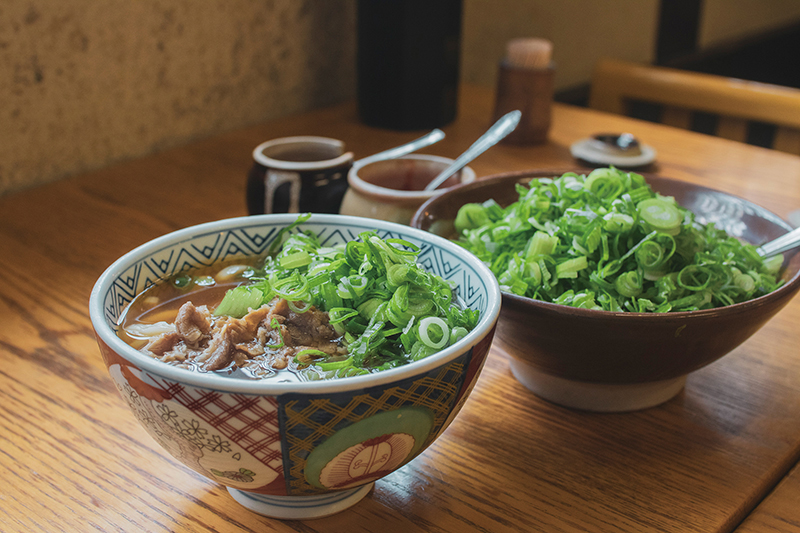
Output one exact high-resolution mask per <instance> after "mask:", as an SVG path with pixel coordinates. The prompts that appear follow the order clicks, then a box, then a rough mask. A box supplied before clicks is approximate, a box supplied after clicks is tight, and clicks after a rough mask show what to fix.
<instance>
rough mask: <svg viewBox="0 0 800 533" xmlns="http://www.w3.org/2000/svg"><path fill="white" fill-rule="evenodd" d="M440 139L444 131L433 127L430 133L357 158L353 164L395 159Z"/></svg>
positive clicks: (442, 137)
mask: <svg viewBox="0 0 800 533" xmlns="http://www.w3.org/2000/svg"><path fill="white" fill-rule="evenodd" d="M442 139H444V132H443V131H442V130H440V129H435V130H433V131H431V132H430V133H426V134H425V135H423V136H422V137H420V138H419V139H414V140H413V141H411V142H409V143H406V144H401V145H400V146H395V147H394V148H389V149H388V150H384V151H383V152H378V153H377V154H373V155H370V156H367V157H365V158H363V159H359V160H358V161H356V162H355V165H357V166H359V167H361V166H364V165H366V164H368V163H374V162H375V161H383V160H384V159H396V158H398V157H402V156H404V155H408V154H410V153H413V152H416V151H417V150H419V149H421V148H425V147H426V146H430V145H432V144H434V143H437V142H439V141H441V140H442Z"/></svg>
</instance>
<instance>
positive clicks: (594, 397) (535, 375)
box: [510, 358, 686, 413]
mask: <svg viewBox="0 0 800 533" xmlns="http://www.w3.org/2000/svg"><path fill="white" fill-rule="evenodd" d="M510 365H511V372H512V373H513V374H514V377H515V378H517V380H518V381H519V382H520V383H522V384H523V385H524V386H525V387H526V388H527V389H528V390H530V391H531V392H533V393H534V394H536V395H537V396H539V397H541V398H544V399H545V400H548V401H550V402H553V403H556V404H558V405H562V406H564V407H570V408H573V409H580V410H583V411H594V412H599V413H619V412H625V411H638V410H640V409H647V408H648V407H654V406H656V405H659V404H662V403H664V402H666V401H667V400H670V399H671V398H673V397H675V396H676V395H677V394H678V393H679V392H680V391H681V390H682V389H683V387H684V385H685V384H686V376H680V377H677V378H672V379H665V380H663V381H651V382H648V383H632V384H622V385H617V384H610V383H589V382H585V381H573V380H569V379H564V378H560V377H557V376H552V375H550V374H545V373H544V372H542V371H540V370H538V369H535V368H533V367H532V366H531V365H529V364H527V363H524V362H522V361H520V360H518V359H514V358H511V363H510Z"/></svg>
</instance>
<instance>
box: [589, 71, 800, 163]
mask: <svg viewBox="0 0 800 533" xmlns="http://www.w3.org/2000/svg"><path fill="white" fill-rule="evenodd" d="M637 105H638V106H639V109H649V110H650V111H649V114H650V116H649V117H648V116H640V117H639V118H649V119H650V120H655V121H657V122H662V123H664V124H668V125H671V126H676V127H679V128H685V129H695V130H696V131H704V130H703V129H702V128H696V127H694V125H695V124H696V123H697V117H698V116H700V117H702V118H705V119H706V120H705V123H706V124H711V127H710V129H712V130H713V131H704V132H705V133H711V134H713V135H716V136H718V137H724V138H726V139H732V140H735V141H741V142H748V140H751V138H752V136H750V137H749V136H748V132H749V131H750V128H751V126H753V125H754V124H756V125H759V126H763V125H767V128H766V131H768V132H769V133H768V134H767V137H768V138H767V141H766V142H763V143H759V142H753V144H762V145H764V146H768V147H770V148H773V149H775V150H780V151H782V152H789V153H793V154H800V89H794V88H790V87H782V86H778V85H770V84H766V83H758V82H752V81H745V80H740V79H735V78H726V77H723V76H715V75H711V74H700V73H696V72H689V71H684V70H677V69H672V68H665V67H654V66H643V65H639V64H635V63H628V62H624V61H617V60H610V59H603V60H600V61H599V62H598V63H597V65H596V67H595V70H594V73H593V74H592V86H591V94H590V98H589V106H590V107H592V108H594V109H599V110H602V111H608V112H611V113H616V114H622V115H628V116H636V114H635V113H634V110H635V108H636V106H637ZM648 105H649V106H650V107H649V108H647V107H643V106H648ZM654 105H655V106H656V107H653V106H654ZM654 110H655V111H654ZM659 111H660V113H659ZM654 113H655V114H656V115H658V116H654ZM645 115H647V113H645ZM709 117H710V122H709V120H708V119H709ZM706 129H709V128H706ZM761 131H762V132H763V131H765V128H764V127H762V128H761Z"/></svg>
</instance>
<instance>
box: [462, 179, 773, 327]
mask: <svg viewBox="0 0 800 533" xmlns="http://www.w3.org/2000/svg"><path fill="white" fill-rule="evenodd" d="M517 192H518V194H519V200H518V201H516V202H514V203H513V204H511V205H510V206H508V207H506V208H503V207H501V206H500V205H498V204H497V203H496V202H495V201H494V200H488V201H486V202H484V203H483V204H467V205H464V206H463V207H462V208H461V209H460V210H459V212H458V216H457V218H456V221H455V226H456V231H457V232H458V240H457V242H458V243H459V244H461V245H462V246H464V247H465V248H466V249H468V250H470V251H471V252H473V253H474V254H475V255H477V256H478V257H479V258H480V259H481V260H482V261H484V263H486V264H487V265H488V266H489V267H490V268H491V270H492V272H494V274H495V276H496V277H497V279H498V281H499V282H500V288H501V290H503V291H505V292H509V293H513V294H517V295H521V296H527V297H530V298H534V299H537V300H541V301H545V302H551V303H556V304H561V305H568V306H572V307H580V308H586V309H602V310H606V311H614V312H621V311H628V312H638V313H644V312H658V313H661V312H668V311H694V310H698V309H708V308H713V307H721V306H726V305H730V304H734V303H739V302H743V301H745V300H749V299H751V298H755V297H758V296H761V295H764V294H767V293H769V292H771V291H773V290H775V289H776V288H777V287H779V286H780V285H781V284H782V283H783V282H782V281H781V280H779V279H778V272H779V270H780V268H781V266H782V263H783V256H781V255H778V256H774V257H771V258H768V259H762V258H761V257H760V256H759V255H758V253H757V252H756V248H755V247H754V246H752V245H750V244H747V243H743V242H741V241H740V240H738V239H736V238H734V237H731V236H729V235H728V234H727V233H726V232H725V231H723V230H721V229H718V228H716V227H715V226H714V225H713V224H707V225H703V224H700V223H699V222H697V221H696V220H695V217H694V215H693V214H692V212H690V211H689V210H687V209H685V208H683V207H681V206H680V205H678V204H677V203H676V202H675V199H674V198H672V197H666V196H661V195H659V194H658V193H655V192H653V190H652V189H651V188H650V186H649V185H648V184H647V183H646V181H645V178H644V177H643V176H641V175H640V174H636V173H633V172H623V171H620V170H618V169H615V168H599V169H595V170H593V171H592V172H591V173H589V174H588V175H579V174H576V173H572V172H569V173H566V174H564V175H562V176H560V177H555V178H552V179H550V178H546V179H538V180H532V181H531V183H530V184H529V186H526V185H522V184H518V185H517Z"/></svg>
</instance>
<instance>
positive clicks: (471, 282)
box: [103, 216, 488, 330]
mask: <svg viewBox="0 0 800 533" xmlns="http://www.w3.org/2000/svg"><path fill="white" fill-rule="evenodd" d="M250 218H252V220H253V222H252V223H251V224H247V223H244V222H242V221H241V220H239V221H238V222H237V223H235V224H233V223H232V227H231V229H227V230H215V231H209V232H207V233H192V234H187V237H186V239H184V240H182V241H181V242H177V243H173V244H170V245H164V246H162V247H160V248H159V247H154V248H153V249H152V250H148V252H149V253H148V255H147V257H145V258H144V259H142V260H141V261H138V262H137V263H135V264H134V265H132V266H131V267H130V268H128V269H127V270H126V271H125V272H123V273H122V274H120V275H119V276H118V277H117V278H116V279H115V280H114V282H113V283H112V284H111V286H110V288H109V290H108V291H107V292H106V294H105V295H104V296H103V309H104V315H105V317H106V320H107V321H108V323H109V325H111V327H112V328H114V329H115V330H116V329H117V326H116V325H117V322H118V320H119V318H120V315H121V314H122V312H123V311H124V310H125V307H126V306H127V305H128V304H129V303H130V302H131V300H133V298H134V297H136V295H138V294H139V293H141V292H142V291H144V290H145V289H147V288H148V287H150V286H151V285H153V284H154V283H156V282H157V281H159V280H160V279H164V278H169V277H170V276H173V275H175V274H178V273H180V272H183V271H185V270H188V269H192V268H197V267H204V266H209V265H212V264H214V263H216V262H218V261H224V260H227V259H232V258H235V257H241V256H257V255H262V254H264V253H266V252H267V250H269V247H270V245H271V244H272V242H273V240H274V239H275V237H276V236H277V235H278V234H279V231H280V230H281V229H282V228H283V227H284V226H286V223H285V222H267V221H264V220H259V219H260V217H257V216H256V217H250ZM376 225H378V226H380V223H378V222H376ZM234 226H235V227H234ZM299 229H301V230H304V231H312V232H314V233H315V234H317V236H318V237H319V238H320V241H321V242H322V244H323V246H333V245H335V244H341V243H344V242H349V241H352V240H356V239H358V235H359V234H360V233H362V232H363V231H367V230H370V229H373V230H375V231H377V233H378V235H379V236H380V237H381V238H383V239H388V238H394V239H403V240H407V241H409V242H411V243H413V244H414V245H416V246H418V247H420V252H419V256H418V262H419V263H420V264H421V265H422V266H423V267H424V268H425V269H426V270H428V271H430V272H433V273H434V274H437V275H439V276H441V277H442V278H444V279H446V280H449V281H453V282H455V283H456V285H457V286H458V288H459V289H458V293H457V295H458V296H459V297H460V298H462V300H463V303H464V304H465V305H466V306H467V307H469V308H471V309H477V310H479V311H481V313H483V312H484V311H486V306H487V294H488V287H487V286H486V283H485V281H484V280H482V279H481V277H480V275H479V274H478V272H476V271H475V270H474V269H473V268H472V267H471V266H470V265H468V264H466V263H464V262H463V261H461V260H459V259H458V258H457V257H456V256H455V255H453V254H452V253H451V252H450V251H449V250H446V249H445V248H442V247H440V246H438V245H434V244H430V243H429V242H422V241H421V240H420V239H418V238H417V237H416V235H414V233H413V232H414V231H415V230H409V231H408V232H405V231H403V230H397V231H387V230H383V229H380V227H378V228H377V229H376V228H370V227H369V226H367V225H366V221H365V223H364V224H353V223H346V222H338V221H337V222H336V223H335V224H323V223H317V222H315V221H314V218H313V217H312V218H311V219H310V220H309V221H308V222H306V223H303V224H302V225H301V226H300V227H299ZM201 230H202V226H200V227H199V228H198V231H201ZM295 231H297V230H295Z"/></svg>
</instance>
